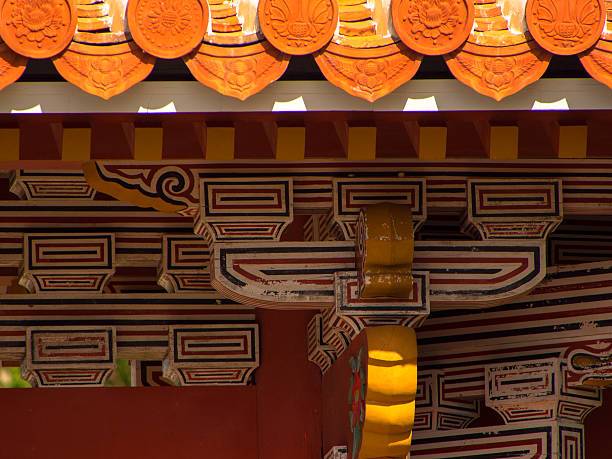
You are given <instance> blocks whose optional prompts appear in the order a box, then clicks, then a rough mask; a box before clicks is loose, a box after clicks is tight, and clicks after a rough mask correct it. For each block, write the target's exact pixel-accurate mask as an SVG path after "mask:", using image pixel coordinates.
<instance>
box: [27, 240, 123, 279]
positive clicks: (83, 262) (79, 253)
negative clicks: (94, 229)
mask: <svg viewBox="0 0 612 459" xmlns="http://www.w3.org/2000/svg"><path fill="white" fill-rule="evenodd" d="M113 237H114V236H113V235H112V234H63V235H55V234H26V235H25V241H24V244H25V246H24V249H25V250H26V253H25V263H26V264H25V267H26V269H31V270H34V269H35V270H42V269H100V270H102V269H112V268H113V258H114V250H113V247H114V241H113Z"/></svg>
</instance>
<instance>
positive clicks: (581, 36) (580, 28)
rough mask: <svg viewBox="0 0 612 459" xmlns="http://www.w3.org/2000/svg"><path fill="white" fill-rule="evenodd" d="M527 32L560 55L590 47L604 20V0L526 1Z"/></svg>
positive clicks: (545, 47)
mask: <svg viewBox="0 0 612 459" xmlns="http://www.w3.org/2000/svg"><path fill="white" fill-rule="evenodd" d="M526 19H527V25H528V27H529V32H531V35H532V36H533V38H534V39H535V40H536V42H537V43H538V45H540V46H541V47H542V48H544V49H545V50H547V51H550V52H551V53H554V54H560V55H571V54H577V53H581V52H583V51H586V50H587V49H589V48H590V47H592V46H593V45H594V44H595V43H596V42H597V40H599V37H600V35H601V32H602V30H603V28H604V25H605V23H606V10H605V5H604V4H603V0H529V1H528V2H527V9H526Z"/></svg>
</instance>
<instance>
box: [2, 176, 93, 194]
mask: <svg viewBox="0 0 612 459" xmlns="http://www.w3.org/2000/svg"><path fill="white" fill-rule="evenodd" d="M10 179H11V183H10V191H11V193H13V194H14V195H16V196H18V197H19V198H20V199H24V200H38V199H46V200H52V199H53V200H56V199H57V200H59V199H93V197H94V195H95V193H96V192H95V190H94V189H93V188H92V187H91V185H89V183H87V180H85V177H83V174H82V173H81V172H78V171H25V170H15V171H13V172H12V173H11V177H10Z"/></svg>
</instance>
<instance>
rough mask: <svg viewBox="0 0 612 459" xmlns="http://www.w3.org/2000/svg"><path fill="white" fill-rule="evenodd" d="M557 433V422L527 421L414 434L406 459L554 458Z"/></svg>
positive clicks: (416, 432)
mask: <svg viewBox="0 0 612 459" xmlns="http://www.w3.org/2000/svg"><path fill="white" fill-rule="evenodd" d="M559 434H560V432H559V426H558V424H557V423H550V424H545V425H543V424H541V423H530V422H525V423H520V424H514V425H511V426H495V427H494V428H480V429H477V428H472V429H462V430H460V431H457V432H453V433H452V434H451V433H445V434H444V435H440V433H439V432H436V431H432V432H426V431H415V432H414V434H413V438H412V446H411V448H410V457H411V458H412V457H418V458H423V459H450V458H454V459H459V458H462V459H469V458H474V459H476V458H482V457H513V458H514V457H516V458H522V459H528V458H529V459H547V458H551V457H555V456H554V451H555V443H556V441H557V435H559Z"/></svg>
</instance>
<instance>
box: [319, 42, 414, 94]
mask: <svg viewBox="0 0 612 459" xmlns="http://www.w3.org/2000/svg"><path fill="white" fill-rule="evenodd" d="M379 43H380V46H373V47H364V48H353V47H351V46H345V45H338V44H336V43H330V44H329V45H328V46H327V48H325V51H324V52H323V53H321V54H318V55H317V56H315V60H316V61H317V64H318V65H319V68H320V69H321V72H323V75H325V78H327V79H328V80H329V81H330V82H331V83H333V84H334V85H336V86H338V87H339V88H341V89H344V90H345V91H346V92H348V93H349V94H352V95H353V96H357V97H361V98H362V99H365V100H367V101H368V102H374V101H375V100H377V99H379V98H381V97H383V96H386V95H387V94H389V93H390V92H392V91H393V90H394V89H396V88H397V87H399V86H401V85H402V84H404V83H405V82H407V81H408V80H410V79H411V78H412V77H413V76H414V74H415V73H416V72H417V70H418V69H419V66H420V65H421V59H422V56H421V55H420V54H417V53H415V52H414V51H412V50H410V49H409V48H408V47H406V46H405V45H404V44H403V43H401V42H397V43H394V42H393V41H392V40H390V39H380V40H379Z"/></svg>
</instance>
